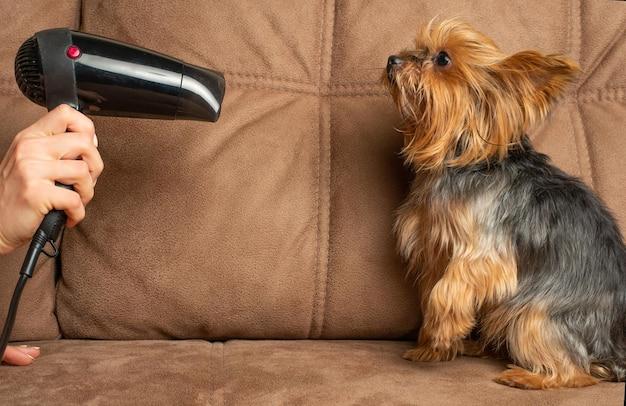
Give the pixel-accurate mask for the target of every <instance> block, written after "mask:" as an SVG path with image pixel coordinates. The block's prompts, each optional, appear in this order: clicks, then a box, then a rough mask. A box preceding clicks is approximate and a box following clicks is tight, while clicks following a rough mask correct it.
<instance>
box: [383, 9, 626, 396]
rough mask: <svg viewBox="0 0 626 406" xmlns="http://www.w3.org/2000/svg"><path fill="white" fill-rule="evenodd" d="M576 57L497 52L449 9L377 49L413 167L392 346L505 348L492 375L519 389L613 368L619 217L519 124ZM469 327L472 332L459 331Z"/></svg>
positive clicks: (619, 286) (577, 382)
mask: <svg viewBox="0 0 626 406" xmlns="http://www.w3.org/2000/svg"><path fill="white" fill-rule="evenodd" d="M578 71H579V69H578V67H577V66H576V64H575V63H574V62H573V61H571V60H570V59H568V58H566V57H565V56H562V55H556V54H552V55H544V54H542V53H539V52H536V51H523V52H519V53H516V54H513V55H505V54H504V53H502V52H501V51H500V50H499V49H498V47H497V46H496V45H495V43H494V42H493V41H492V40H491V39H489V38H488V37H486V36H485V35H483V34H481V33H480V32H478V31H476V30H475V29H473V28H472V27H471V26H469V25H467V24H465V23H463V22H460V21H458V20H447V21H444V22H441V23H434V22H431V23H430V24H428V25H427V26H425V27H424V28H423V29H422V30H421V32H420V33H419V34H418V37H417V41H416V48H415V49H414V50H410V51H403V52H401V53H399V54H397V55H392V56H390V57H389V59H388V64H387V69H386V73H385V75H384V77H383V82H384V83H385V84H386V86H387V87H388V89H389V90H390V92H391V95H392V97H393V99H394V102H395V104H396V105H397V108H398V110H399V111H400V114H401V116H402V118H403V120H404V126H403V128H402V131H403V133H404V140H405V143H404V149H403V151H402V152H403V156H404V158H405V160H406V162H407V164H408V165H410V166H411V168H412V169H413V170H414V172H415V180H414V181H413V183H412V186H411V191H410V193H409V195H408V197H407V198H406V200H405V201H404V203H403V204H402V206H401V207H400V209H399V211H398V215H397V219H396V223H395V232H396V235H397V239H398V248H399V251H400V253H401V255H402V257H403V258H404V259H405V260H406V262H407V264H408V267H409V271H410V272H416V273H417V275H418V276H417V280H418V281H419V283H418V286H419V290H420V294H421V307H422V314H423V324H422V328H421V330H420V333H419V337H418V341H417V347H416V348H414V349H411V350H409V351H407V352H406V353H405V354H404V358H406V359H409V360H412V361H449V360H452V359H453V358H455V356H456V355H457V354H467V355H477V353H484V352H488V351H490V350H502V351H506V353H507V355H508V357H509V358H510V359H512V360H513V362H514V363H515V364H516V365H509V367H508V368H509V369H507V370H505V371H504V372H502V373H501V374H500V375H499V376H498V377H497V378H496V379H495V380H496V382H499V383H502V384H505V385H509V386H513V387H518V388H525V389H541V388H556V387H582V386H588V385H593V384H595V383H597V382H598V381H600V380H607V381H623V380H624V379H625V377H626V340H625V330H626V248H625V246H624V241H623V239H622V236H621V235H620V231H619V229H618V227H617V225H616V222H615V220H614V219H613V218H612V217H611V214H610V213H609V211H608V210H607V209H606V208H605V206H604V205H603V204H602V203H601V201H600V200H599V199H598V197H596V196H595V195H594V194H593V193H592V192H591V191H590V189H589V188H587V187H586V186H585V185H584V184H583V183H582V182H581V181H580V180H578V179H576V178H574V177H572V176H569V175H567V174H565V173H564V172H562V171H561V170H559V169H558V168H556V167H555V166H553V165H552V164H551V163H550V160H549V158H548V157H547V156H546V155H543V154H541V153H538V152H537V151H535V150H534V149H533V147H532V145H531V143H530V141H529V138H528V136H527V135H526V134H527V131H529V130H530V129H532V128H533V127H535V125H536V124H537V123H538V122H539V121H540V120H542V119H543V118H545V117H546V115H547V114H548V112H549V110H550V107H551V105H552V104H553V103H554V102H555V101H556V100H557V99H558V98H559V96H560V95H561V94H562V93H563V92H564V89H565V88H566V87H567V85H568V84H569V83H570V82H572V81H573V79H574V78H575V76H576V74H577V72H578ZM473 331H474V332H476V331H478V335H479V337H480V338H479V341H478V342H474V341H469V340H467V341H466V340H464V338H467V337H468V336H469V335H470V333H472V332H473ZM468 343H469V344H471V345H468Z"/></svg>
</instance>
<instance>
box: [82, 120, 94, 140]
mask: <svg viewBox="0 0 626 406" xmlns="http://www.w3.org/2000/svg"><path fill="white" fill-rule="evenodd" d="M82 117H83V121H84V122H85V127H86V128H87V130H89V132H90V133H91V135H90V136H89V139H90V141H91V140H93V134H94V133H95V132H96V126H95V125H94V124H93V121H92V120H91V119H90V118H89V117H87V116H86V115H84V114H83V115H82ZM91 142H92V143H93V141H91Z"/></svg>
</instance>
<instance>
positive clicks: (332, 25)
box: [317, 0, 337, 338]
mask: <svg viewBox="0 0 626 406" xmlns="http://www.w3.org/2000/svg"><path fill="white" fill-rule="evenodd" d="M331 18H332V21H331V23H330V24H329V26H330V41H329V52H328V86H327V87H325V88H324V90H327V91H328V94H327V95H326V96H330V95H331V93H332V88H333V87H334V86H333V85H332V73H333V72H332V67H333V54H334V53H335V24H336V21H337V1H336V0H333V1H332V13H331ZM326 103H327V108H328V111H327V114H326V115H325V116H324V117H325V120H326V121H325V122H324V128H325V129H327V131H328V138H327V143H326V145H325V147H326V149H327V151H328V152H327V153H326V151H324V152H325V156H326V157H327V166H326V167H327V168H328V171H327V172H326V186H327V193H326V195H325V196H324V197H325V199H326V201H325V203H326V207H327V217H326V235H325V239H326V241H325V246H324V249H325V255H326V258H325V264H324V267H325V270H326V272H325V274H324V275H325V278H324V284H323V287H324V290H323V294H324V295H323V297H322V299H323V300H322V312H321V320H320V323H319V324H320V325H319V334H318V336H317V338H320V337H322V336H323V334H324V327H325V325H326V311H327V306H326V300H327V297H328V286H329V281H330V279H331V275H330V222H331V214H330V210H331V207H330V205H331V202H330V194H331V190H330V188H331V171H332V148H331V145H332V141H331V137H332V120H331V115H332V108H331V101H330V98H328V99H327V100H326Z"/></svg>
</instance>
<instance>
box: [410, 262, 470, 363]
mask: <svg viewBox="0 0 626 406" xmlns="http://www.w3.org/2000/svg"><path fill="white" fill-rule="evenodd" d="M469 271H470V269H469V267H468V263H467V262H466V261H463V260H453V261H451V262H450V263H449V265H448V267H447V269H446V271H445V273H444V275H443V277H442V278H441V279H440V280H439V281H438V282H437V283H435V285H434V286H433V288H432V290H431V291H430V295H429V297H428V300H426V301H425V303H424V305H425V306H424V307H425V308H424V321H423V324H422V328H421V330H420V335H419V339H418V342H417V347H416V348H414V349H412V350H409V351H407V352H406V353H405V354H404V358H405V359H408V360H411V361H449V360H452V359H454V357H456V355H457V352H459V351H461V350H462V347H463V343H462V342H461V339H462V338H464V337H465V336H466V335H468V334H469V333H470V331H471V329H472V327H473V326H474V323H475V315H476V308H477V307H476V292H475V288H474V286H473V284H471V283H468V282H467V278H464V275H465V274H466V273H468V272H469Z"/></svg>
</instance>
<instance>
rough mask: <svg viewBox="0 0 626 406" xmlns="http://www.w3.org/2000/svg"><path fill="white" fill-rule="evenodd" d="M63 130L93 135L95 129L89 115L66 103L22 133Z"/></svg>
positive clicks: (41, 134)
mask: <svg viewBox="0 0 626 406" xmlns="http://www.w3.org/2000/svg"><path fill="white" fill-rule="evenodd" d="M29 130H30V131H29ZM65 132H79V133H88V134H91V135H92V136H93V134H95V129H94V125H93V121H91V120H90V119H89V117H87V116H86V115H84V114H82V113H80V112H78V111H77V110H75V109H73V108H72V107H70V106H69V105H67V104H61V105H59V106H58V107H56V108H55V109H53V110H51V111H50V112H49V113H48V114H46V115H45V116H43V117H41V118H40V119H39V120H38V121H37V122H35V123H34V124H33V125H31V126H30V127H28V129H27V130H24V131H23V132H22V133H25V134H28V133H32V134H33V135H35V136H36V135H39V136H47V135H55V134H62V133H65Z"/></svg>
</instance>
